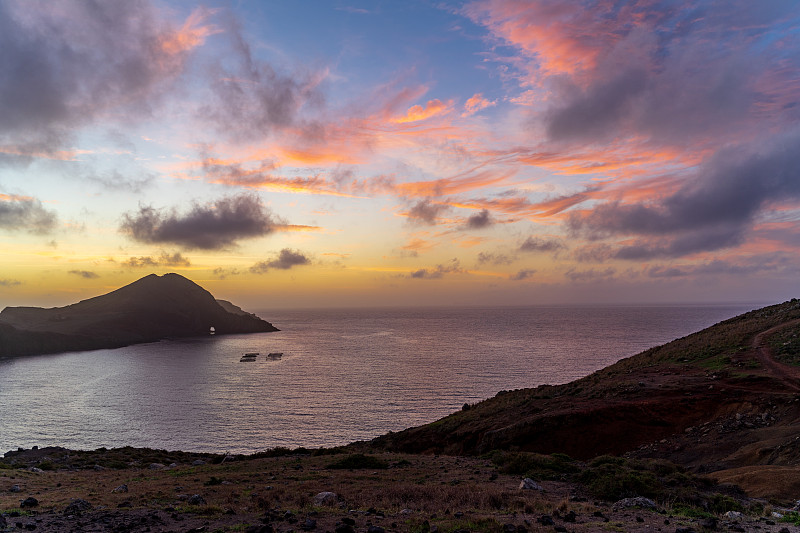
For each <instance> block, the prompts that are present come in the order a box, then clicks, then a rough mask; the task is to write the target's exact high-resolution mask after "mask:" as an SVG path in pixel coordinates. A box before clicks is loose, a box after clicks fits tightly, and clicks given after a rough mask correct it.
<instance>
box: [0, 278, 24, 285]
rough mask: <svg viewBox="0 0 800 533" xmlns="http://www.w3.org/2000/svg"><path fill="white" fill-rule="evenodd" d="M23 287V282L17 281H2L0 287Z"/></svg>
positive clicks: (0, 280)
mask: <svg viewBox="0 0 800 533" xmlns="http://www.w3.org/2000/svg"><path fill="white" fill-rule="evenodd" d="M17 285H22V282H21V281H19V280H16V279H8V278H6V279H0V287H15V286H17Z"/></svg>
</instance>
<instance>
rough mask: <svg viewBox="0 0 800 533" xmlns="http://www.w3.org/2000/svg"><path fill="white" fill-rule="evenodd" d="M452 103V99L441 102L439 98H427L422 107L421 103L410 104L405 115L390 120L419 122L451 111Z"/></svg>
mask: <svg viewBox="0 0 800 533" xmlns="http://www.w3.org/2000/svg"><path fill="white" fill-rule="evenodd" d="M452 104H453V102H452V100H451V101H450V102H447V104H445V103H443V102H442V101H441V100H439V99H436V100H428V103H427V105H426V106H425V107H422V106H421V105H415V106H411V107H410V108H409V109H408V111H407V112H406V114H405V115H403V116H401V117H395V118H393V119H392V120H391V122H394V123H397V124H403V123H406V122H419V121H421V120H425V119H428V118H431V117H435V116H437V115H443V114H446V113H449V112H450V111H451V109H452Z"/></svg>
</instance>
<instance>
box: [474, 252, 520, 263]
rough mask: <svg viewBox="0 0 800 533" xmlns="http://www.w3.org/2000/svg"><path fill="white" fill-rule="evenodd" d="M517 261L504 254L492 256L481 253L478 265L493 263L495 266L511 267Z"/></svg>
mask: <svg viewBox="0 0 800 533" xmlns="http://www.w3.org/2000/svg"><path fill="white" fill-rule="evenodd" d="M514 261H515V258H513V257H509V256H507V255H504V254H490V253H485V252H480V253H479V254H478V264H480V265H482V264H485V263H491V264H493V265H510V264H511V263H513V262H514Z"/></svg>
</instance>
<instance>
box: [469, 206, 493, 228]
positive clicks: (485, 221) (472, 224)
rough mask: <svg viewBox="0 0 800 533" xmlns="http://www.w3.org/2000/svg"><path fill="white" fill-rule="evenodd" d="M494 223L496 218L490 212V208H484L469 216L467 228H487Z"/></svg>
mask: <svg viewBox="0 0 800 533" xmlns="http://www.w3.org/2000/svg"><path fill="white" fill-rule="evenodd" d="M492 224H494V220H493V219H492V217H491V215H490V214H489V210H488V209H482V210H481V211H480V212H479V213H476V214H474V215H471V216H470V217H469V218H467V224H466V227H467V229H481V228H487V227H489V226H491V225H492Z"/></svg>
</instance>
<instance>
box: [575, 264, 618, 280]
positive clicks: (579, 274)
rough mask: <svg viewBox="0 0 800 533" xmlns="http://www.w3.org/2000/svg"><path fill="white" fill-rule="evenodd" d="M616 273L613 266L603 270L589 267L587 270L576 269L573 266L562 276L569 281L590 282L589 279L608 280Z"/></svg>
mask: <svg viewBox="0 0 800 533" xmlns="http://www.w3.org/2000/svg"><path fill="white" fill-rule="evenodd" d="M616 273H617V270H616V269H615V268H611V267H609V268H606V269H605V270H595V269H593V268H590V269H589V270H576V269H574V268H570V269H569V270H567V271H566V272H565V273H564V276H566V277H567V279H569V280H570V281H574V282H591V281H598V280H609V279H611V278H613V277H614V275H615V274H616Z"/></svg>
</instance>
